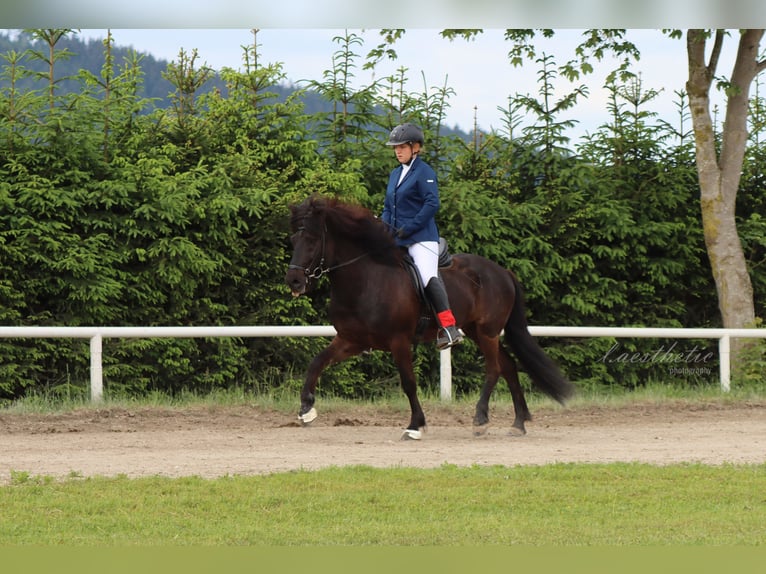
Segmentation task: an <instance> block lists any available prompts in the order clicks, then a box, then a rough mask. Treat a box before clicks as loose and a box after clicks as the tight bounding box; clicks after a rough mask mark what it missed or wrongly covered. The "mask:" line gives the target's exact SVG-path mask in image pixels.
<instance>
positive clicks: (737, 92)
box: [686, 30, 764, 365]
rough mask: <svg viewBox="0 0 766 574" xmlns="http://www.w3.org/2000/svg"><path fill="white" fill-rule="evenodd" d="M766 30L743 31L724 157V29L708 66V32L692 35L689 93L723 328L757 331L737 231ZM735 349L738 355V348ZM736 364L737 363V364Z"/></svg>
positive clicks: (730, 96) (706, 231) (689, 35)
mask: <svg viewBox="0 0 766 574" xmlns="http://www.w3.org/2000/svg"><path fill="white" fill-rule="evenodd" d="M763 32H764V31H763V30H743V31H742V32H741V33H740V38H739V47H738V49H737V56H736V61H735V64H734V70H733V72H732V75H731V86H730V89H729V91H728V98H727V103H726V115H725V121H724V125H723V132H722V137H721V150H720V155H719V154H718V153H717V151H716V139H715V133H714V129H713V123H712V120H711V115H710V88H711V86H712V83H713V81H714V79H715V75H716V67H717V65H718V59H719V56H720V51H721V46H722V45H723V38H724V31H722V30H718V31H717V32H716V33H715V39H714V42H713V47H712V50H711V54H710V60H709V62H708V63H706V62H705V47H706V43H707V40H708V33H707V31H705V30H689V31H688V32H687V37H686V47H687V54H688V60H689V80H688V82H687V84H686V89H687V92H688V95H689V107H690V110H691V117H692V124H693V126H694V138H695V144H696V159H697V172H698V175H699V184H700V203H701V209H702V226H703V230H704V236H705V245H706V247H707V253H708V257H709V259H710V266H711V269H712V272H713V278H714V280H715V286H716V290H717V293H718V307H719V309H720V311H721V318H722V320H723V326H724V327H730V328H741V327H752V326H754V322H755V306H754V302H753V286H752V283H751V281H750V275H749V273H748V269H747V263H746V260H745V256H744V252H743V249H742V243H741V241H740V239H739V235H738V233H737V224H736V219H735V204H736V199H737V190H738V189H739V183H740V174H741V173H742V164H743V161H744V156H745V147H746V144H747V114H748V100H749V91H750V84H751V83H752V81H753V79H754V78H755V76H756V75H757V74H758V72H760V71H761V70H762V69H763V68H764V62H761V63H759V62H758V45H759V42H760V40H761V37H762V36H763ZM732 351H733V352H734V353H735V354H736V347H735V348H733V349H732ZM733 358H734V357H733ZM732 363H733V364H735V365H736V361H732Z"/></svg>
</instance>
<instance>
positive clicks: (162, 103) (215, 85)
mask: <svg viewBox="0 0 766 574" xmlns="http://www.w3.org/2000/svg"><path fill="white" fill-rule="evenodd" d="M58 48H59V49H66V50H67V51H69V52H71V54H72V56H71V57H70V58H67V59H61V60H59V62H57V64H56V70H57V76H58V77H59V78H66V77H69V76H76V75H77V74H78V72H79V71H80V70H87V71H89V72H91V73H93V74H95V75H99V74H100V73H101V68H102V67H103V65H104V46H103V43H102V41H101V40H96V39H87V40H83V39H80V38H78V37H76V36H73V37H68V38H64V39H62V40H61V42H60V43H59V44H58ZM28 49H35V50H38V51H45V50H47V46H45V45H44V44H43V43H42V42H39V41H34V40H33V39H32V38H30V37H29V36H28V35H27V34H24V33H18V34H17V33H11V32H4V33H0V68H2V67H3V66H4V65H5V63H6V62H5V60H3V59H2V56H3V55H5V54H7V53H9V52H11V51H15V52H17V53H22V52H24V51H25V50H28ZM134 52H135V53H137V54H138V55H139V56H140V57H141V61H140V65H141V70H142V71H143V73H144V77H143V83H144V85H143V93H141V94H139V95H140V96H141V97H145V98H152V99H154V100H155V106H156V107H158V108H164V107H167V106H168V105H169V104H170V99H169V97H168V95H169V94H170V93H171V92H172V91H173V86H172V85H171V83H170V82H169V81H168V80H166V79H165V78H164V77H163V76H162V73H163V72H164V71H165V70H166V69H167V66H168V63H169V62H168V61H167V60H162V59H158V58H155V57H154V56H152V55H151V54H149V53H148V52H143V51H141V50H140V49H138V48H133V47H124V46H119V45H114V46H113V47H112V53H113V54H114V58H115V62H116V63H117V64H118V65H119V64H122V63H124V62H125V61H126V60H130V58H131V55H132V54H133V53H134ZM24 67H25V68H27V69H31V70H34V71H38V72H42V71H44V70H45V68H44V64H43V63H42V62H39V61H34V60H29V59H27V60H25V61H24ZM36 82H37V80H34V79H32V78H28V79H25V80H23V81H22V82H21V83H20V85H19V86H18V87H19V88H20V89H22V90H23V89H28V90H31V89H33V88H35V87H36V86H37V87H39V85H37V84H36ZM7 85H8V80H7V79H6V78H2V77H0V87H6V86H7ZM59 89H60V93H63V94H66V93H68V92H72V91H76V90H78V89H79V84H78V83H76V82H75V81H71V80H62V81H61V83H60V84H59ZM215 89H218V90H221V91H225V89H226V88H225V85H224V84H223V82H222V81H221V80H220V78H219V77H218V76H215V77H214V78H211V79H210V80H209V81H208V82H207V83H206V84H205V86H203V88H202V90H201V92H203V93H204V92H208V91H210V90H215ZM269 90H270V91H272V92H274V93H275V94H276V97H277V98H278V99H279V100H280V101H284V100H285V99H286V98H287V97H288V96H289V95H290V94H292V93H293V92H295V91H296V87H295V86H293V85H291V84H281V85H275V86H271V87H270V88H269ZM301 101H302V103H303V105H304V109H305V112H306V113H307V114H315V113H323V112H330V111H332V104H331V103H330V102H328V101H326V100H325V99H324V98H322V97H321V96H320V95H319V94H317V93H316V92H312V91H306V92H305V93H304V95H302V96H301ZM443 135H458V136H460V137H461V138H463V139H465V140H468V139H469V135H468V134H466V133H464V132H462V131H460V130H456V129H453V128H447V127H444V128H443Z"/></svg>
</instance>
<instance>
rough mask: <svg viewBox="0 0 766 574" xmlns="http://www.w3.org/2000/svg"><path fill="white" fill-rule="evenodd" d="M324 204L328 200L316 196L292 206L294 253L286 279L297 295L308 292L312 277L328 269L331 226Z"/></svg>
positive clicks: (316, 277)
mask: <svg viewBox="0 0 766 574" xmlns="http://www.w3.org/2000/svg"><path fill="white" fill-rule="evenodd" d="M323 207H324V204H323V203H321V202H320V201H317V200H315V199H314V198H309V199H307V200H305V201H304V202H303V203H301V204H300V205H291V206H290V232H291V235H290V242H291V243H292V245H293V257H292V259H290V265H289V266H288V268H287V274H286V275H285V282H286V283H287V286H288V287H289V288H290V291H292V294H293V297H298V296H299V295H302V294H304V293H305V292H306V291H307V290H308V289H309V286H310V280H311V279H318V278H319V277H321V276H322V275H323V274H324V273H325V272H326V267H325V255H326V254H325V249H326V240H327V237H326V236H327V230H326V228H325V216H324V211H323V209H322V208H323Z"/></svg>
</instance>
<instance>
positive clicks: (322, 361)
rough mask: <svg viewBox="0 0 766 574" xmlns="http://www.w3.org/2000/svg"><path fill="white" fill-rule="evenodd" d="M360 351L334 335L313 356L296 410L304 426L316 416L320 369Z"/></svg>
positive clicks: (350, 343)
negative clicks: (327, 343)
mask: <svg viewBox="0 0 766 574" xmlns="http://www.w3.org/2000/svg"><path fill="white" fill-rule="evenodd" d="M361 351H362V349H361V348H359V346H358V345H356V344H354V343H352V342H351V341H347V340H345V339H343V338H342V337H340V336H336V337H335V338H333V340H332V342H330V344H329V345H328V346H327V347H326V348H325V349H324V350H323V351H322V352H320V353H319V354H318V355H317V356H316V357H314V359H313V360H312V361H311V363H310V364H309V368H308V370H307V371H306V378H305V379H304V381H303V389H301V409H300V411H298V419H300V421H301V423H302V424H303V425H304V426H306V425H308V424H311V423H312V422H313V421H314V420H315V419H316V418H317V411H316V409H315V408H314V401H315V400H316V395H315V393H316V387H317V381H318V380H319V376H320V375H321V374H322V371H324V370H325V369H326V368H327V367H328V366H329V365H331V364H334V363H340V362H341V361H343V360H345V359H348V358H349V357H353V356H354V355H357V354H359V353H360V352H361Z"/></svg>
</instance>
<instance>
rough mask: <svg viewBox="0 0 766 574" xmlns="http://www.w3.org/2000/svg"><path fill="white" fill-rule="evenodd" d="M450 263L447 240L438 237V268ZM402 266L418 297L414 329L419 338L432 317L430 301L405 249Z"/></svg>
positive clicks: (447, 265)
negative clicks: (416, 320)
mask: <svg viewBox="0 0 766 574" xmlns="http://www.w3.org/2000/svg"><path fill="white" fill-rule="evenodd" d="M450 265H452V254H451V253H450V252H449V246H448V244H447V240H446V239H445V238H444V237H440V238H439V269H443V268H444V267H449V266H450ZM404 268H405V269H406V270H407V273H409V276H410V279H411V280H412V284H413V285H414V286H415V291H417V293H418V298H419V299H420V319H419V320H418V326H417V329H416V330H415V338H416V339H420V338H421V336H422V334H423V332H424V331H425V330H426V328H427V327H428V324H429V323H430V322H431V320H432V319H433V317H434V312H433V309H431V302H430V301H429V300H428V297H426V286H425V285H423V281H422V280H421V279H420V273H419V272H418V268H417V267H416V266H415V262H414V261H413V260H412V257H410V254H409V253H407V251H406V250H405V251H404Z"/></svg>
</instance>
